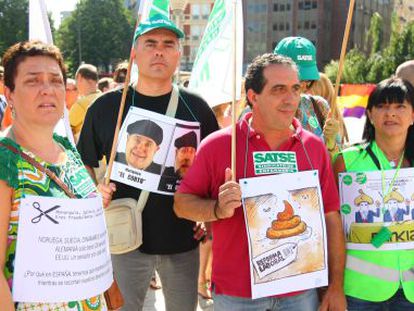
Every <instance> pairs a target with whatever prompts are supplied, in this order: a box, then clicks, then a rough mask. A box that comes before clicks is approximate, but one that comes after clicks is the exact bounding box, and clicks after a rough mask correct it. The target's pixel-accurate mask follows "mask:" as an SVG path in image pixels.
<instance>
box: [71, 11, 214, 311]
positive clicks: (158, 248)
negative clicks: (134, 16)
mask: <svg viewBox="0 0 414 311" xmlns="http://www.w3.org/2000/svg"><path fill="white" fill-rule="evenodd" d="M183 37H184V33H183V32H182V31H181V30H180V29H178V28H177V27H176V26H175V25H174V23H173V22H171V21H170V20H169V19H168V18H166V17H165V16H162V15H155V16H153V17H151V18H150V19H149V20H147V21H144V22H142V23H141V24H140V25H139V27H138V28H137V30H136V32H135V36H134V46H133V50H132V57H133V58H134V61H135V63H136V64H137V66H138V71H139V79H138V82H137V84H136V85H133V86H129V87H128V93H127V97H126V101H125V109H124V115H123V120H124V119H125V117H126V115H127V113H128V111H129V108H130V107H131V106H134V107H139V108H141V109H145V110H149V111H152V112H155V113H159V114H163V115H165V114H167V111H168V115H170V111H171V109H169V108H170V107H171V106H175V105H170V104H171V102H172V101H173V98H178V103H177V106H176V107H177V109H176V112H175V118H176V119H178V120H184V121H192V122H199V123H200V139H203V138H204V137H206V136H207V135H208V134H210V133H211V132H213V131H216V130H217V129H218V125H217V121H216V119H215V117H214V114H213V112H212V111H211V109H210V108H209V107H208V105H207V103H206V102H205V101H204V100H203V99H201V98H200V97H199V96H197V95H195V94H193V93H190V92H189V91H188V90H186V89H182V88H180V89H179V91H178V96H173V95H174V94H176V92H175V91H173V90H174V88H173V85H172V78H173V76H174V72H175V70H176V69H177V67H178V64H179V59H180V56H181V54H180V43H179V39H180V38H183ZM122 91H123V90H122V88H121V89H116V90H113V91H111V92H108V93H105V94H103V95H102V96H101V97H99V98H98V99H97V100H96V101H95V103H93V104H92V106H91V107H89V109H88V112H87V115H86V118H85V122H84V125H83V127H82V132H81V135H80V138H79V142H78V149H79V152H80V154H81V156H82V160H83V162H84V163H85V165H86V167H89V168H93V167H96V166H98V161H99V160H100V159H102V157H103V156H104V155H105V156H106V158H107V159H109V158H110V154H111V148H112V142H113V138H114V132H115V126H116V119H117V115H118V111H119V106H120V102H121V97H122ZM170 101H171V102H170ZM178 123H179V122H178ZM90 172H91V170H90ZM91 173H92V172H91ZM115 184H116V191H115V192H114V195H113V198H114V199H120V198H133V199H135V200H138V198H139V197H140V194H141V192H142V191H141V190H140V189H137V188H134V187H131V186H128V185H125V184H122V183H118V182H116V183H115ZM173 203H174V202H173V196H171V195H163V194H157V193H150V194H149V196H148V200H147V202H146V204H145V208H144V210H143V212H142V241H143V243H142V245H141V246H140V247H139V249H137V250H135V251H131V252H129V253H125V254H122V255H113V256H112V264H113V267H114V275H115V279H116V280H117V282H118V285H119V287H120V289H121V292H122V294H123V296H124V299H125V305H124V307H123V308H122V310H123V311H137V310H141V309H142V307H143V304H144V299H145V295H146V293H147V290H148V287H149V284H150V280H151V277H152V275H153V272H154V270H157V271H158V274H159V276H160V279H161V282H162V289H163V292H164V297H165V303H166V309H167V310H169V311H175V310H177V311H186V310H191V311H192V310H195V309H196V306H197V279H198V264H199V260H198V243H199V242H198V241H197V240H195V239H194V237H193V235H194V232H193V227H194V226H195V222H193V221H188V220H184V219H179V218H178V217H177V216H176V215H175V214H174V211H173Z"/></svg>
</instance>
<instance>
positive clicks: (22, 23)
mask: <svg viewBox="0 0 414 311" xmlns="http://www.w3.org/2000/svg"><path fill="white" fill-rule="evenodd" d="M28 14H29V0H0V57H1V55H3V54H4V52H5V51H6V50H7V48H8V47H10V46H11V45H13V44H15V43H16V42H19V41H23V40H27V38H28V33H29V19H28Z"/></svg>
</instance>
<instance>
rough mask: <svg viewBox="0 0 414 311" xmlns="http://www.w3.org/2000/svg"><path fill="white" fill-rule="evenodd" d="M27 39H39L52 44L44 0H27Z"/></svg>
mask: <svg viewBox="0 0 414 311" xmlns="http://www.w3.org/2000/svg"><path fill="white" fill-rule="evenodd" d="M29 40H40V41H43V42H45V43H49V44H53V38H52V31H51V30H50V24H49V19H48V18H47V10H46V4H45V1H44V0H30V1H29Z"/></svg>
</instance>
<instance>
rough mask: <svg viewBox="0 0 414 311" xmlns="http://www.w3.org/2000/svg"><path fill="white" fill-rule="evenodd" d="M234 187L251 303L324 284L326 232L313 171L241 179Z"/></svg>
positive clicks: (326, 282) (326, 268)
mask: <svg viewBox="0 0 414 311" xmlns="http://www.w3.org/2000/svg"><path fill="white" fill-rule="evenodd" d="M275 185H277V186H275ZM240 186H241V189H242V199H243V210H244V216H245V222H246V230H247V237H248V241H249V256H250V276H251V289H252V298H261V297H268V296H272V295H279V294H284V293H288V292H292V291H299V290H305V289H309V288H314V287H320V286H325V285H327V284H328V263H327V242H326V229H325V217H324V212H323V202H322V195H321V190H320V185H319V178H318V172H317V171H306V172H298V173H287V174H279V175H271V176H264V177H254V178H246V179H241V180H240Z"/></svg>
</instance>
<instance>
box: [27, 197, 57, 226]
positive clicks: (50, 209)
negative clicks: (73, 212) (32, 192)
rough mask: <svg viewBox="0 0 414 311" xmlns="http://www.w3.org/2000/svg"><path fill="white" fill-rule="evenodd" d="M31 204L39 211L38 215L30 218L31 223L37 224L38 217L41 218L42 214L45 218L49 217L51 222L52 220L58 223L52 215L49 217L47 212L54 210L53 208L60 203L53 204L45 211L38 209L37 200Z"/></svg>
mask: <svg viewBox="0 0 414 311" xmlns="http://www.w3.org/2000/svg"><path fill="white" fill-rule="evenodd" d="M32 206H33V207H34V208H35V209H37V210H38V211H39V213H40V214H39V215H38V216H36V217H35V218H33V219H32V223H34V224H37V223H38V222H39V221H40V219H42V216H45V217H46V218H47V219H49V220H50V221H51V222H53V223H55V224H58V223H59V222H58V221H56V220H55V219H53V218H52V217H50V216H49V215H48V213H50V212H52V211H54V210H55V209H58V208H59V207H60V205H56V206H53V207H51V208H49V209H48V210H46V211H42V210H41V209H40V204H39V203H38V202H33V204H32Z"/></svg>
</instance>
